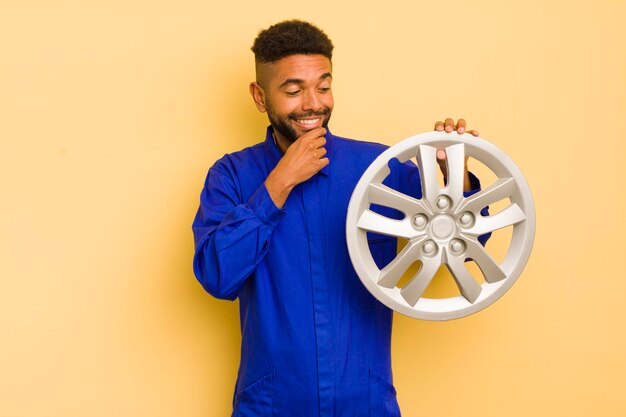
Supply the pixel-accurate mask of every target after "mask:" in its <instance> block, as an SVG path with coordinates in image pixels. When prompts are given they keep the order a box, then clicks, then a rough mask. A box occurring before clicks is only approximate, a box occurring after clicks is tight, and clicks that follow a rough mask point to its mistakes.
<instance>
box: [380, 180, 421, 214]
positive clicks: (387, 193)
mask: <svg viewBox="0 0 626 417" xmlns="http://www.w3.org/2000/svg"><path fill="white" fill-rule="evenodd" d="M369 201H370V203H372V204H379V205H381V206H385V207H390V208H393V209H396V210H400V211H401V212H403V213H404V214H405V215H406V216H414V215H415V214H417V213H428V214H432V213H431V212H430V210H429V209H428V207H427V206H426V205H425V204H424V203H422V202H421V201H420V200H418V199H416V198H413V197H411V196H408V195H406V194H403V193H401V192H400V191H397V190H394V189H393V188H391V187H387V186H386V185H383V184H380V183H376V184H370V185H369Z"/></svg>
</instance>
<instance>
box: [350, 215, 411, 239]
mask: <svg viewBox="0 0 626 417" xmlns="http://www.w3.org/2000/svg"><path fill="white" fill-rule="evenodd" d="M357 227H359V228H360V229H364V230H367V231H368V232H375V233H380V234H383V235H388V236H396V237H404V238H406V239H411V238H413V237H416V236H418V235H420V232H418V231H417V230H415V229H414V228H413V227H412V226H411V223H410V219H409V218H408V217H407V218H405V219H404V220H394V219H390V218H389V217H385V216H383V215H382V214H378V213H374V212H373V211H371V210H365V211H364V212H363V214H362V215H361V217H360V218H359V221H358V223H357Z"/></svg>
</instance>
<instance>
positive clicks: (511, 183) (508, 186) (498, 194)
mask: <svg viewBox="0 0 626 417" xmlns="http://www.w3.org/2000/svg"><path fill="white" fill-rule="evenodd" d="M515 187H516V184H515V180H514V179H513V178H498V180H497V181H496V182H494V183H493V184H491V186H489V187H488V188H485V189H484V190H482V191H479V192H477V193H476V194H472V195H471V196H469V197H467V198H466V199H464V200H463V202H462V203H461V204H460V205H459V208H458V209H457V210H456V211H457V213H460V212H462V211H473V212H478V211H479V210H482V208H483V207H487V206H488V205H489V204H492V203H495V202H497V201H500V200H502V199H504V198H507V197H510V196H511V195H513V191H515Z"/></svg>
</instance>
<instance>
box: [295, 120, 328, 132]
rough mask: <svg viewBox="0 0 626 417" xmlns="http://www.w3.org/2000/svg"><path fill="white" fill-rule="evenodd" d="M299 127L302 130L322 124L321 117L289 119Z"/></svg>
mask: <svg viewBox="0 0 626 417" xmlns="http://www.w3.org/2000/svg"><path fill="white" fill-rule="evenodd" d="M291 120H292V121H293V122H294V123H295V124H296V125H297V126H298V127H299V128H301V129H304V130H311V129H315V128H316V127H320V126H321V125H322V118H321V117H302V118H292V119H291Z"/></svg>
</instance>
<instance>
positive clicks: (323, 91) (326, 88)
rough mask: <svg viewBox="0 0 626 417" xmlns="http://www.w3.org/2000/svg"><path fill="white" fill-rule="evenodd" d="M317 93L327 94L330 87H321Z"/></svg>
mask: <svg viewBox="0 0 626 417" xmlns="http://www.w3.org/2000/svg"><path fill="white" fill-rule="evenodd" d="M319 91H320V93H328V92H329V91H330V87H321V88H320V89H319Z"/></svg>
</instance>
